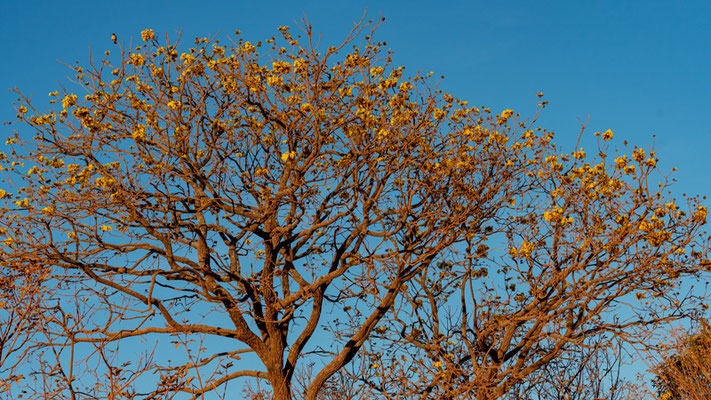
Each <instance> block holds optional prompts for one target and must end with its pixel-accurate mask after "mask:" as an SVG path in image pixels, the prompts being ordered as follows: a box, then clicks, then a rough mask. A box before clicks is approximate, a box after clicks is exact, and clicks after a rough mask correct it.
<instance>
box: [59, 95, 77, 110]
mask: <svg viewBox="0 0 711 400" xmlns="http://www.w3.org/2000/svg"><path fill="white" fill-rule="evenodd" d="M76 103H77V95H75V94H72V95H66V96H64V98H63V99H62V107H63V108H65V109H66V108H67V107H69V106H73V105H75V104H76Z"/></svg>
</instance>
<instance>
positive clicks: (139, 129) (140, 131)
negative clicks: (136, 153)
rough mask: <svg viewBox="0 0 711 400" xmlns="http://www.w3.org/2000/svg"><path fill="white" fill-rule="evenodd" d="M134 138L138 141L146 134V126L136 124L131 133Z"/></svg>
mask: <svg viewBox="0 0 711 400" xmlns="http://www.w3.org/2000/svg"><path fill="white" fill-rule="evenodd" d="M131 136H132V137H133V139H134V140H136V141H139V140H141V139H143V138H144V137H145V136H146V126H145V125H141V124H138V125H137V126H136V129H134V131H133V134H132V135H131Z"/></svg>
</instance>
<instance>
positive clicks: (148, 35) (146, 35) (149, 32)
mask: <svg viewBox="0 0 711 400" xmlns="http://www.w3.org/2000/svg"><path fill="white" fill-rule="evenodd" d="M155 37H156V34H155V33H154V32H153V29H146V30H144V31H141V39H143V41H144V42H147V41H149V40H153V39H155Z"/></svg>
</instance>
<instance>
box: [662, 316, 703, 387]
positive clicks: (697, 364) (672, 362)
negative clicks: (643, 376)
mask: <svg viewBox="0 0 711 400" xmlns="http://www.w3.org/2000/svg"><path fill="white" fill-rule="evenodd" d="M661 355H662V357H661V359H658V360H657V363H656V365H654V366H653V369H652V371H653V372H654V373H655V375H656V377H655V378H654V380H653V384H654V386H655V387H656V389H657V394H658V395H659V398H660V399H663V400H703V399H708V398H710V397H711V365H709V359H711V334H710V332H709V326H708V325H704V327H703V329H702V330H701V331H699V332H698V333H696V334H688V335H686V336H684V337H681V338H678V339H677V340H676V341H675V342H674V343H673V344H672V345H671V346H669V348H667V349H666V352H662V353H661Z"/></svg>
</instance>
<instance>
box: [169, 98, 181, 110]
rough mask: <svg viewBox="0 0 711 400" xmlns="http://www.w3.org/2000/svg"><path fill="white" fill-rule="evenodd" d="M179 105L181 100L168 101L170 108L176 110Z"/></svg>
mask: <svg viewBox="0 0 711 400" xmlns="http://www.w3.org/2000/svg"><path fill="white" fill-rule="evenodd" d="M178 107H180V102H179V101H176V100H171V101H169V102H168V108H170V109H173V110H175V109H177V108H178Z"/></svg>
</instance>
